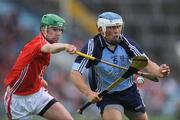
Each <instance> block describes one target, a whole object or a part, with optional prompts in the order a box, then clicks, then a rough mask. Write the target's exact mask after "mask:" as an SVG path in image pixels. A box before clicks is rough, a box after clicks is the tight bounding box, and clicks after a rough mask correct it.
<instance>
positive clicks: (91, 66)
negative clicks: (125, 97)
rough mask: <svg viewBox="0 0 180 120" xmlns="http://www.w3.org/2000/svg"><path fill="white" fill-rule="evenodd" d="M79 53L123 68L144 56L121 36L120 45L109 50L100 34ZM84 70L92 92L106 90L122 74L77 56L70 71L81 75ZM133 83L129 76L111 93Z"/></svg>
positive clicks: (130, 41)
mask: <svg viewBox="0 0 180 120" xmlns="http://www.w3.org/2000/svg"><path fill="white" fill-rule="evenodd" d="M81 52H83V53H85V54H88V55H91V56H93V57H96V58H98V59H102V60H105V61H108V62H110V63H113V64H117V65H119V66H123V67H128V66H129V65H130V60H131V59H132V58H133V57H134V56H146V55H145V53H144V52H143V51H142V50H141V49H140V48H139V47H138V45H137V44H136V43H135V42H134V41H132V40H129V39H127V38H126V37H125V36H122V37H121V41H120V43H119V44H117V45H116V46H115V49H114V50H111V49H109V48H108V47H107V44H106V42H105V40H104V38H103V37H102V36H101V35H100V34H98V35H96V36H95V37H94V38H93V39H90V40H89V41H88V42H87V44H86V45H85V46H84V47H83V49H82V50H81ZM85 68H86V69H88V71H89V72H88V79H89V84H90V87H91V89H92V90H93V91H97V92H101V91H103V90H104V89H106V88H107V87H108V86H109V85H111V84H112V82H114V81H115V80H116V79H118V78H120V77H121V76H122V74H123V73H124V71H123V70H121V69H118V68H115V67H112V66H109V65H106V64H104V63H101V62H97V61H92V60H88V59H85V58H83V57H81V56H78V57H77V58H76V60H75V63H74V64H73V67H72V69H73V70H77V71H79V72H80V73H81V74H83V72H84V70H85ZM133 82H134V78H133V76H131V77H129V78H128V79H126V80H124V81H123V82H122V83H121V84H119V86H117V87H115V88H114V89H113V90H112V91H111V92H114V91H122V90H125V89H127V88H129V87H131V86H132V85H133Z"/></svg>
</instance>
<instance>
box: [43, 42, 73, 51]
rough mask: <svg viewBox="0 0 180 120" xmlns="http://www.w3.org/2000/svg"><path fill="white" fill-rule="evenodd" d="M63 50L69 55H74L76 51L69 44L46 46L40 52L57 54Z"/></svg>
mask: <svg viewBox="0 0 180 120" xmlns="http://www.w3.org/2000/svg"><path fill="white" fill-rule="evenodd" d="M64 50H65V51H66V52H69V53H74V52H75V51H76V47H75V46H74V45H71V44H63V43H53V44H46V45H44V46H43V47H42V48H41V51H42V52H44V53H58V52H61V51H64Z"/></svg>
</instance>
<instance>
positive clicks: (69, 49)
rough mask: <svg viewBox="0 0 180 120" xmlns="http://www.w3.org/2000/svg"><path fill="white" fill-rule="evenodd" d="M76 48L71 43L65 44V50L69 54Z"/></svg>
mask: <svg viewBox="0 0 180 120" xmlns="http://www.w3.org/2000/svg"><path fill="white" fill-rule="evenodd" d="M76 50H77V48H76V47H75V46H74V45H72V44H65V51H66V52H68V53H70V54H74V53H75V51H76Z"/></svg>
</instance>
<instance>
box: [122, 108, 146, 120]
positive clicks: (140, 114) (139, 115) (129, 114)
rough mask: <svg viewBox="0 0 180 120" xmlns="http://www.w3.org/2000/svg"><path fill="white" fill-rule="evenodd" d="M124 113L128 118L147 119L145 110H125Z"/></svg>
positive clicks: (132, 119)
mask: <svg viewBox="0 0 180 120" xmlns="http://www.w3.org/2000/svg"><path fill="white" fill-rule="evenodd" d="M125 114H126V116H127V117H128V118H129V119H130V120H148V116H147V113H146V112H145V113H144V112H129V111H126V110H125Z"/></svg>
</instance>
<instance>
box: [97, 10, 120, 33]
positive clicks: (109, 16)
mask: <svg viewBox="0 0 180 120" xmlns="http://www.w3.org/2000/svg"><path fill="white" fill-rule="evenodd" d="M118 25H123V19H122V17H121V16H120V15H119V14H117V13H113V12H104V13H102V14H100V15H99V16H98V20H97V27H98V28H100V27H101V28H102V30H103V32H104V33H105V32H106V27H108V26H118Z"/></svg>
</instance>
